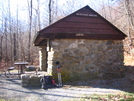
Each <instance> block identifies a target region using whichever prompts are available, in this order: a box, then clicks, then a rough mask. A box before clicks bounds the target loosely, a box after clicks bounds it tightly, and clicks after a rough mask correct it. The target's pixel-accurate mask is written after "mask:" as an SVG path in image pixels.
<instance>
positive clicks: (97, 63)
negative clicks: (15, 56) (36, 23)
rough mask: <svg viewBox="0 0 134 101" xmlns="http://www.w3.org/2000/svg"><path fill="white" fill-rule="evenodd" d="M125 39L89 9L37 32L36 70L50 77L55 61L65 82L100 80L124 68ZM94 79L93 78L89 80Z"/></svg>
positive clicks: (35, 43) (54, 67)
mask: <svg viewBox="0 0 134 101" xmlns="http://www.w3.org/2000/svg"><path fill="white" fill-rule="evenodd" d="M125 37H126V35H125V34H124V33H123V32H122V31H120V30H119V29H118V28H116V27H115V26H114V25H112V24H111V23H110V22H109V21H107V20H106V19H105V18H103V17H102V16H101V15H100V14H98V13H97V12H96V11H94V10H93V9H91V8H90V7H89V6H85V7H83V8H81V9H79V10H78V11H76V12H74V13H72V14H70V15H68V16H66V17H64V18H63V19H61V20H59V21H57V22H55V23H53V24H51V25H50V26H48V27H46V28H44V29H42V30H40V31H39V32H38V34H37V36H36V38H35V40H34V45H35V46H39V47H40V52H39V54H40V69H41V70H44V71H47V72H48V74H50V75H52V74H53V75H54V74H55V72H56V64H55V63H56V61H59V63H60V66H61V72H62V75H63V76H64V77H65V79H67V80H69V79H71V78H74V79H76V78H79V77H82V78H88V77H89V76H90V77H93V78H94V77H95V76H97V77H102V76H103V74H104V72H105V71H106V72H107V70H108V69H110V70H111V69H112V68H113V69H114V71H118V69H116V68H119V67H122V66H123V65H124V63H123V61H124V54H123V39H125ZM93 75H94V76H93Z"/></svg>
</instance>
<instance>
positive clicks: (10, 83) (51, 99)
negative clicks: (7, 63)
mask: <svg viewBox="0 0 134 101" xmlns="http://www.w3.org/2000/svg"><path fill="white" fill-rule="evenodd" d="M10 77H11V78H6V77H5V76H4V75H3V74H0V101H1V99H5V100H6V101H76V100H77V101H79V100H80V99H86V97H87V96H90V95H92V94H116V93H121V92H122V91H121V90H117V89H106V88H97V87H87V88H84V86H83V88H79V87H75V86H69V85H66V86H65V87H63V88H52V89H48V90H44V89H41V88H40V87H27V88H24V87H21V80H20V79H19V78H18V77H17V76H16V75H11V76H10Z"/></svg>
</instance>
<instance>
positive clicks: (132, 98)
mask: <svg viewBox="0 0 134 101" xmlns="http://www.w3.org/2000/svg"><path fill="white" fill-rule="evenodd" d="M63 101H134V94H133V93H121V94H93V95H85V97H80V98H71V99H66V100H63Z"/></svg>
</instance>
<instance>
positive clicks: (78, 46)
mask: <svg viewBox="0 0 134 101" xmlns="http://www.w3.org/2000/svg"><path fill="white" fill-rule="evenodd" d="M50 46H51V50H50V51H49V52H48V70H47V71H48V74H50V75H52V74H53V75H56V64H55V62H56V61H59V62H60V65H61V73H62V78H63V79H64V80H63V81H66V80H67V81H69V80H71V79H72V78H73V79H78V78H79V79H89V78H97V77H102V76H103V75H104V74H105V73H106V72H108V71H111V70H113V72H115V71H118V69H119V67H122V66H123V65H124V64H123V61H124V55H123V42H122V41H121V40H87V39H54V40H51V41H50Z"/></svg>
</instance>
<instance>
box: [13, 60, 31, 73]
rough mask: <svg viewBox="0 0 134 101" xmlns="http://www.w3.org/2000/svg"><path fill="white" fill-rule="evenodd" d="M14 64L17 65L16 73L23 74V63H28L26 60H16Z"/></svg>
mask: <svg viewBox="0 0 134 101" xmlns="http://www.w3.org/2000/svg"><path fill="white" fill-rule="evenodd" d="M14 65H18V74H24V73H25V65H28V62H16V63H14Z"/></svg>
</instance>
